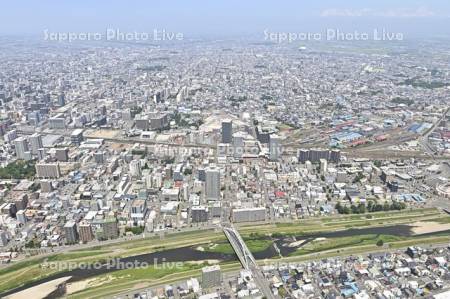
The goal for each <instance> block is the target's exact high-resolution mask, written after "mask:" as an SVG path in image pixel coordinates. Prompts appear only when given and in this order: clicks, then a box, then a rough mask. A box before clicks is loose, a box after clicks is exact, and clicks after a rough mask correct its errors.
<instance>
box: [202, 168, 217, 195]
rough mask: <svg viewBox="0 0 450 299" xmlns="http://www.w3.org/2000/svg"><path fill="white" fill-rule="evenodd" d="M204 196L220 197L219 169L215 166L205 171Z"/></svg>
mask: <svg viewBox="0 0 450 299" xmlns="http://www.w3.org/2000/svg"><path fill="white" fill-rule="evenodd" d="M205 176H206V181H205V197H206V199H207V200H219V199H220V170H219V169H218V168H216V167H209V168H207V169H206V171H205Z"/></svg>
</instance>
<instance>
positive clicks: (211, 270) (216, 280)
mask: <svg viewBox="0 0 450 299" xmlns="http://www.w3.org/2000/svg"><path fill="white" fill-rule="evenodd" d="M221 283H222V272H221V271H220V266H219V265H214V266H208V267H203V268H202V287H203V288H204V289H210V288H214V287H217V286H220V284H221Z"/></svg>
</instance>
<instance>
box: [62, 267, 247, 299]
mask: <svg viewBox="0 0 450 299" xmlns="http://www.w3.org/2000/svg"><path fill="white" fill-rule="evenodd" d="M203 266H204V264H188V263H184V264H183V266H182V267H181V268H177V269H155V268H153V267H150V268H148V269H137V270H136V269H132V270H121V271H117V272H114V274H105V275H100V276H98V277H97V278H96V279H95V280H94V281H91V282H89V285H88V286H87V287H86V288H85V289H83V290H82V291H79V292H76V293H73V294H71V295H68V296H67V297H68V298H71V299H82V298H105V297H109V296H112V295H114V294H117V293H120V292H126V291H129V290H130V289H134V288H143V287H146V288H147V287H151V286H159V285H164V284H167V283H172V282H175V281H180V280H186V279H189V278H191V277H198V276H200V274H201V271H200V269H201V268H202V267H203ZM240 268H241V265H240V264H239V263H226V264H222V265H221V269H222V271H224V272H229V271H236V270H239V269H240Z"/></svg>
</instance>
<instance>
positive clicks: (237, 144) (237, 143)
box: [233, 132, 245, 158]
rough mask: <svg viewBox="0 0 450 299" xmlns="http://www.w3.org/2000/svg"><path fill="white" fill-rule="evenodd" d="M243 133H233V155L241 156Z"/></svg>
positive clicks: (243, 145)
mask: <svg viewBox="0 0 450 299" xmlns="http://www.w3.org/2000/svg"><path fill="white" fill-rule="evenodd" d="M244 138H245V136H244V134H243V133H242V132H237V133H235V134H233V157H235V158H241V157H242V155H243V154H244V151H245V148H244V147H245V144H244Z"/></svg>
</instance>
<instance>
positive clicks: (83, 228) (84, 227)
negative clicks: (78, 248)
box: [78, 220, 94, 243]
mask: <svg viewBox="0 0 450 299" xmlns="http://www.w3.org/2000/svg"><path fill="white" fill-rule="evenodd" d="M78 230H79V235H80V240H81V242H83V243H87V242H89V241H92V240H93V239H94V233H93V232H92V226H91V224H90V223H89V222H87V221H86V220H83V221H81V222H80V225H79V226H78Z"/></svg>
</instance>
